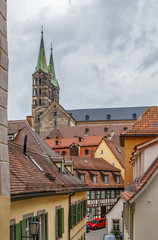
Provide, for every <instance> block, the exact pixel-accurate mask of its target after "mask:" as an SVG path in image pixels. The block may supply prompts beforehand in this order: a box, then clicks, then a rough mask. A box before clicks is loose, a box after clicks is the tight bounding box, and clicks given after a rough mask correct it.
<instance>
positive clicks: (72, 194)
mask: <svg viewBox="0 0 158 240" xmlns="http://www.w3.org/2000/svg"><path fill="white" fill-rule="evenodd" d="M74 195H75V192H74V193H71V194H70V196H69V238H68V239H69V240H70V231H71V197H72V196H74Z"/></svg>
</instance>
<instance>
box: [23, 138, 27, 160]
mask: <svg viewBox="0 0 158 240" xmlns="http://www.w3.org/2000/svg"><path fill="white" fill-rule="evenodd" d="M26 147H27V135H25V137H24V152H23V153H24V155H25V156H26Z"/></svg>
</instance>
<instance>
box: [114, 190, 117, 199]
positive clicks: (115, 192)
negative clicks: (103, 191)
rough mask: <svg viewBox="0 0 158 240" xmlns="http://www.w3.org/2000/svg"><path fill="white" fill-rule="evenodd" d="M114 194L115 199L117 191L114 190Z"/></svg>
mask: <svg viewBox="0 0 158 240" xmlns="http://www.w3.org/2000/svg"><path fill="white" fill-rule="evenodd" d="M114 194H115V198H116V196H117V190H114Z"/></svg>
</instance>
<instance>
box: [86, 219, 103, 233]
mask: <svg viewBox="0 0 158 240" xmlns="http://www.w3.org/2000/svg"><path fill="white" fill-rule="evenodd" d="M88 225H89V226H90V228H91V229H94V230H96V229H98V228H102V227H105V226H106V219H105V218H95V219H94V220H92V221H90V222H88Z"/></svg>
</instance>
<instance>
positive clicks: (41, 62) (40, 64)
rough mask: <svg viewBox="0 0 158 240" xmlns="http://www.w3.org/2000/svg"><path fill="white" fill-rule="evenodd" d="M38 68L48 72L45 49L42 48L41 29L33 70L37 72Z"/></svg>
mask: <svg viewBox="0 0 158 240" xmlns="http://www.w3.org/2000/svg"><path fill="white" fill-rule="evenodd" d="M39 69H41V70H42V71H44V72H46V73H48V69H47V62H46V55H45V49H44V40H43V30H42V32H41V43H40V49H39V55H38V61H37V65H36V68H35V72H37V71H38V70H39Z"/></svg>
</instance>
